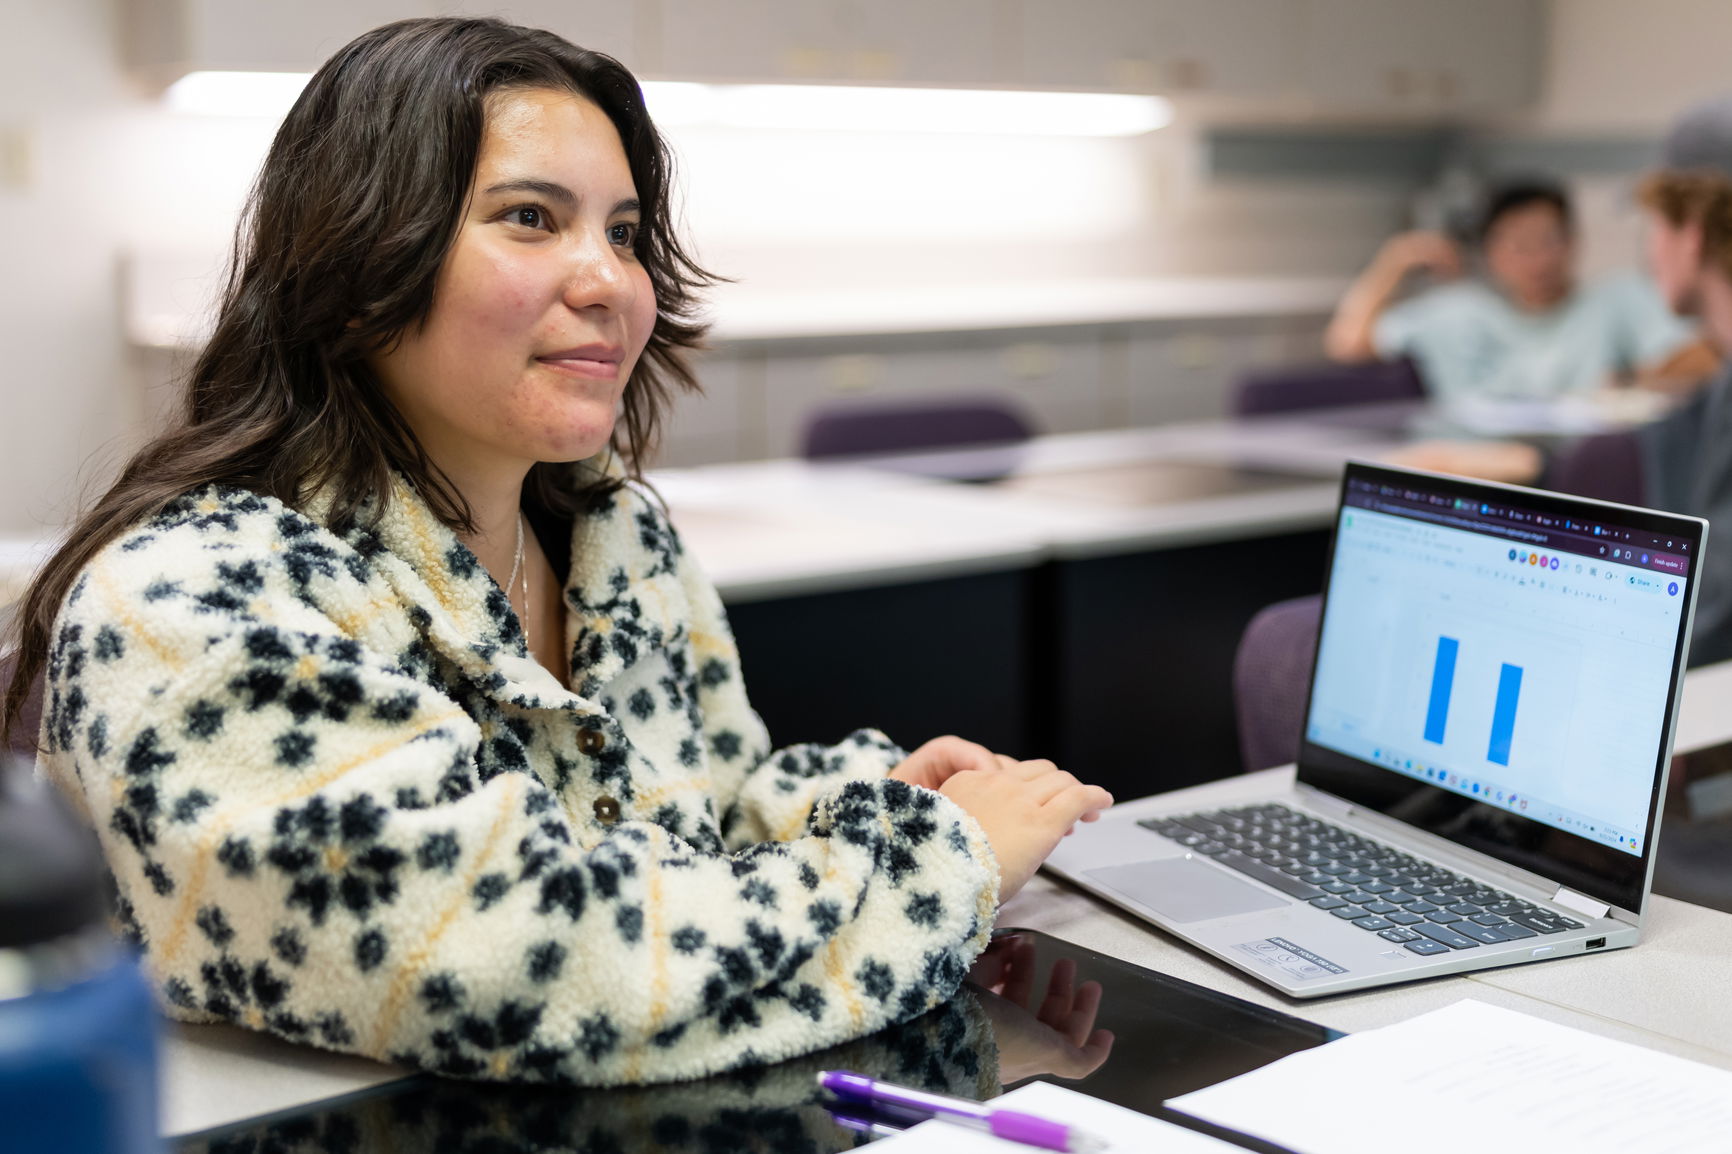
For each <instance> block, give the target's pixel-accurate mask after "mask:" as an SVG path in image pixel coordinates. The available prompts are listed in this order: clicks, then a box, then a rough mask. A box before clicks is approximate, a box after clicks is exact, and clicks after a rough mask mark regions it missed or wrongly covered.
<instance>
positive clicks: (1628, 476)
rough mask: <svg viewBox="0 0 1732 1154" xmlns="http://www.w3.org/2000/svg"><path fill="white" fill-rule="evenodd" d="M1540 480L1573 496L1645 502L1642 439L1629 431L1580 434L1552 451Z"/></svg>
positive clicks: (1623, 502) (1627, 502) (1543, 484)
mask: <svg viewBox="0 0 1732 1154" xmlns="http://www.w3.org/2000/svg"><path fill="white" fill-rule="evenodd" d="M1539 484H1540V487H1541V488H1543V489H1551V490H1553V491H1555V492H1558V493H1569V494H1571V495H1573V496H1576V497H1592V498H1594V499H1595V500H1599V501H1617V502H1620V503H1621V504H1625V505H1644V504H1646V503H1647V502H1646V501H1645V500H1644V498H1645V496H1646V494H1647V489H1648V487H1647V485H1646V484H1645V483H1644V482H1643V480H1642V445H1641V441H1640V440H1639V439H1638V438H1637V436H1636V434H1635V433H1630V432H1623V433H1602V434H1600V435H1599V436H1597V437H1583V438H1582V439H1581V440H1579V441H1577V442H1575V443H1574V444H1571V445H1566V446H1565V447H1563V448H1561V449H1559V450H1558V451H1557V452H1555V453H1553V454H1552V456H1551V459H1550V460H1549V461H1547V462H1546V469H1545V472H1544V473H1543V474H1542V475H1541V477H1540V482H1539Z"/></svg>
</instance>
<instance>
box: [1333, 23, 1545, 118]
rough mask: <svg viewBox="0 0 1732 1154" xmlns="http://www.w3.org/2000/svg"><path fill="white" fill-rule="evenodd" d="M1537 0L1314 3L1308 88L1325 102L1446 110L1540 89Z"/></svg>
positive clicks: (1504, 101)
mask: <svg viewBox="0 0 1732 1154" xmlns="http://www.w3.org/2000/svg"><path fill="white" fill-rule="evenodd" d="M1540 35H1541V13H1540V10H1539V5H1538V4H1537V3H1536V2H1535V0H1449V2H1448V3H1437V2H1435V0H1309V9H1308V18H1307V20H1306V22H1305V26H1304V36H1303V44H1302V55H1303V59H1304V72H1303V78H1302V85H1303V87H1304V89H1305V91H1306V92H1307V93H1308V94H1309V95H1311V96H1312V98H1313V99H1315V100H1316V101H1317V102H1318V104H1319V105H1320V106H1323V107H1333V108H1340V109H1344V110H1348V109H1351V110H1361V111H1364V110H1379V111H1390V112H1425V113H1445V112H1452V111H1457V110H1460V111H1470V112H1471V111H1484V110H1490V109H1495V108H1512V107H1516V106H1519V105H1521V104H1524V103H1527V102H1528V101H1530V100H1531V99H1533V96H1534V94H1535V93H1536V92H1537V90H1538V72H1539V65H1540Z"/></svg>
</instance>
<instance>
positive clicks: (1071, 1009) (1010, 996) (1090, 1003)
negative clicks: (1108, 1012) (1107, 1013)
mask: <svg viewBox="0 0 1732 1154" xmlns="http://www.w3.org/2000/svg"><path fill="white" fill-rule="evenodd" d="M1034 977H1035V975H1034V945H1033V943H1032V942H1029V941H1028V940H1027V939H1024V938H1020V937H1015V936H1012V937H1006V938H999V939H997V940H996V941H994V942H993V943H992V944H991V945H989V946H988V947H987V949H986V952H985V953H983V954H982V955H981V956H980V958H979V960H978V961H976V962H975V964H974V969H973V971H972V972H970V974H969V980H970V981H971V982H973V983H974V984H975V985H977V986H979V987H981V991H982V992H981V993H980V994H979V1001H980V1006H981V1008H982V1009H983V1010H984V1011H985V1012H986V1016H987V1017H988V1018H989V1019H990V1020H991V1022H992V1033H993V1038H994V1040H995V1041H996V1042H997V1043H998V1077H999V1081H1000V1082H1002V1083H1004V1084H1005V1085H1007V1086H1008V1085H1010V1084H1011V1083H1013V1082H1020V1081H1022V1080H1023V1079H1024V1078H1032V1077H1034V1076H1035V1075H1037V1074H1056V1075H1058V1076H1059V1077H1060V1078H1084V1077H1087V1076H1088V1075H1090V1074H1092V1073H1094V1072H1095V1071H1096V1070H1098V1069H1099V1068H1100V1067H1101V1064H1102V1063H1104V1062H1105V1061H1106V1060H1107V1056H1108V1055H1109V1054H1111V1053H1112V1049H1113V1034H1112V1031H1110V1030H1097V1029H1095V1018H1096V1016H1097V1015H1098V1014H1099V1013H1100V1006H1101V986H1100V983H1099V982H1084V983H1083V984H1082V985H1080V986H1078V985H1077V984H1076V963H1075V962H1073V961H1071V960H1070V959H1069V958H1060V959H1059V960H1058V961H1057V962H1054V963H1053V967H1052V973H1051V974H1050V975H1048V977H1047V982H1046V994H1045V996H1044V997H1043V998H1042V999H1041V1003H1040V1006H1039V1008H1038V1009H1036V1008H1033V1007H1031V1002H1032V1000H1033V994H1034Z"/></svg>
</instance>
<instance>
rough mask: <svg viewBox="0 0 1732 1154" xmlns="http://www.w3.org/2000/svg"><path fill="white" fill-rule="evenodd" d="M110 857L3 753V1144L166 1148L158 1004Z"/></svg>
mask: <svg viewBox="0 0 1732 1154" xmlns="http://www.w3.org/2000/svg"><path fill="white" fill-rule="evenodd" d="M104 915H105V910H104V875H103V867H102V861H101V857H100V855H99V854H98V852H97V849H96V846H95V844H94V843H93V840H92V839H91V837H90V835H89V834H88V833H87V832H86V831H84V830H82V829H80V828H79V827H78V825H77V823H76V822H75V821H74V820H73V819H72V818H71V817H70V816H69V815H68V814H67V813H66V812H65V810H64V808H63V807H62V805H61V804H60V803H59V801H58V799H57V798H55V797H54V796H53V795H52V794H51V793H50V792H49V791H48V790H47V789H46V788H44V787H42V786H39V785H37V784H36V783H35V782H34V781H32V780H31V778H30V775H29V774H28V773H25V772H21V771H19V770H16V769H14V768H13V767H12V766H10V765H8V764H6V763H5V761H4V759H0V1154H156V1152H157V1151H159V1150H160V1149H161V1144H160V1143H159V1141H158V1139H157V1126H156V1094H157V1085H156V1065H157V1053H156V1048H157V1040H156V1029H157V1026H156V1012H155V1008H154V1007H153V1005H152V1004H151V996H150V988H149V986H148V985H147V984H146V982H145V979H144V976H143V974H141V973H140V972H139V968H138V964H137V962H136V961H135V960H134V958H133V956H132V953H131V951H130V950H128V949H127V948H126V947H125V946H124V945H122V944H120V943H118V942H116V941H115V940H114V938H113V935H112V934H110V933H109V931H108V928H107V926H106V924H105V916H104Z"/></svg>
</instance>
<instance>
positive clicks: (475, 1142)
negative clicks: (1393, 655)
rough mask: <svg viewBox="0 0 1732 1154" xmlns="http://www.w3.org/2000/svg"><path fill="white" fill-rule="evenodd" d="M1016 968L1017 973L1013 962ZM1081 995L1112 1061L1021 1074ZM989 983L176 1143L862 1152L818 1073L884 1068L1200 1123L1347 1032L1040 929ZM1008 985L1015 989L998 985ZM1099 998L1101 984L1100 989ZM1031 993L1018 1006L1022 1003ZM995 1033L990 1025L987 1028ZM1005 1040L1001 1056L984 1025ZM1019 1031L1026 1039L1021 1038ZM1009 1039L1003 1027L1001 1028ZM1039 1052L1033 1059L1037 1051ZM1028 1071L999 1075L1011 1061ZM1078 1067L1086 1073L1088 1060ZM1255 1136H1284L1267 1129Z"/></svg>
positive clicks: (424, 1081)
mask: <svg viewBox="0 0 1732 1154" xmlns="http://www.w3.org/2000/svg"><path fill="white" fill-rule="evenodd" d="M1007 961H1008V962H1009V963H1010V967H1011V970H1012V972H1013V973H1012V978H1011V981H1010V983H1009V988H1008V989H1007V987H1006V974H1007V970H1006V963H1007ZM1055 968H1057V969H1058V970H1059V977H1060V978H1061V979H1062V980H1061V983H1060V984H1061V985H1063V986H1066V987H1068V991H1069V992H1070V993H1075V992H1076V991H1079V990H1080V989H1081V988H1082V987H1084V986H1085V985H1086V984H1087V983H1090V982H1095V983H1099V986H1100V1002H1099V1009H1098V1012H1097V1013H1096V1014H1095V1015H1094V1016H1093V1021H1092V1023H1090V1028H1091V1029H1105V1030H1108V1031H1111V1033H1112V1034H1113V1041H1112V1045H1111V1047H1110V1050H1108V1052H1107V1054H1106V1058H1105V1060H1104V1061H1103V1062H1101V1063H1100V1064H1099V1066H1098V1067H1097V1068H1095V1069H1093V1070H1092V1071H1090V1072H1087V1073H1086V1074H1084V1076H1082V1077H1072V1078H1063V1077H1057V1076H1054V1075H1053V1074H1051V1073H1043V1074H1030V1075H1029V1076H1026V1077H1020V1076H1015V1069H1012V1068H1011V1067H1020V1066H1026V1065H1029V1064H1030V1063H1031V1062H1032V1064H1033V1065H1039V1064H1040V1063H1039V1047H1040V1045H1041V1039H1040V1027H1039V1026H1035V1027H1033V1028H1029V1027H1030V1023H1031V1022H1034V1021H1037V1020H1038V1018H1039V1016H1040V1010H1041V1007H1042V1003H1043V1001H1044V999H1045V996H1046V994H1047V992H1048V989H1049V985H1050V984H1051V982H1052V978H1053V972H1054V970H1055ZM973 976H974V977H978V978H980V979H982V985H976V986H974V987H973V988H972V989H967V990H965V991H964V992H963V993H962V994H960V995H959V996H958V997H957V998H955V999H952V1001H951V1002H949V1003H946V1004H945V1005H943V1006H940V1007H938V1008H937V1009H934V1010H932V1011H929V1012H928V1013H926V1014H924V1015H922V1016H921V1017H919V1018H916V1019H914V1020H913V1021H911V1022H906V1023H903V1024H901V1025H898V1026H893V1027H891V1028H889V1029H886V1030H882V1031H880V1032H879V1033H877V1034H874V1035H870V1036H868V1037H866V1038H863V1039H859V1040H857V1041H855V1042H851V1043H846V1044H844V1045H840V1046H836V1047H833V1048H831V1049H829V1050H824V1051H821V1052H819V1053H816V1054H810V1055H805V1056H803V1057H800V1058H796V1059H792V1060H790V1061H787V1062H782V1063H779V1064H776V1065H770V1066H758V1067H750V1068H746V1069H741V1070H736V1071H733V1072H731V1073H728V1074H723V1075H718V1076H716V1077H712V1078H705V1079H702V1080H699V1081H691V1082H679V1083H672V1084H668V1085H660V1086H644V1087H625V1088H618V1089H583V1088H573V1087H553V1086H513V1085H500V1084H493V1083H481V1082H458V1081H450V1080H445V1079H440V1078H434V1077H431V1076H420V1077H415V1078H411V1079H407V1080H404V1081H401V1082H395V1083H391V1084H388V1085H386V1086H381V1087H378V1088H376V1089H374V1090H370V1091H364V1092H362V1093H360V1094H355V1095H350V1096H347V1097H344V1098H341V1099H336V1100H332V1101H327V1102H315V1103H311V1104H309V1105H307V1106H306V1107H305V1108H300V1109H296V1110H292V1111H286V1112H284V1113H281V1114H276V1115H272V1116H270V1117H266V1118H259V1119H253V1120H251V1121H247V1122H241V1123H238V1124H235V1125H232V1126H226V1127H223V1128H222V1129H220V1130H217V1131H210V1132H206V1133H203V1134H197V1135H191V1136H188V1137H185V1138H182V1139H179V1140H178V1141H177V1142H175V1143H172V1144H171V1145H170V1149H172V1150H174V1151H176V1152H177V1154H239V1152H240V1151H248V1152H254V1151H262V1150H283V1151H292V1152H293V1154H385V1152H387V1151H389V1152H391V1154H398V1152H404V1151H421V1150H470V1149H477V1150H482V1149H484V1150H486V1151H488V1154H544V1152H551V1151H568V1150H573V1149H576V1150H608V1151H620V1152H621V1154H635V1152H638V1151H643V1152H653V1154H723V1152H730V1151H735V1150H738V1151H741V1152H744V1151H761V1150H800V1151H807V1152H810V1154H825V1152H829V1151H841V1150H852V1149H855V1148H857V1147H859V1146H861V1145H863V1144H867V1143H869V1142H870V1141H871V1135H870V1134H868V1133H863V1132H861V1131H859V1130H857V1129H851V1128H849V1127H848V1126H846V1125H843V1124H842V1123H840V1122H838V1121H837V1120H836V1118H835V1116H834V1115H833V1114H832V1112H831V1111H830V1110H829V1109H827V1105H828V1104H830V1103H831V1101H832V1100H831V1099H830V1098H829V1097H828V1095H826V1094H825V1093H824V1092H822V1091H820V1090H819V1089H818V1086H817V1082H816V1075H817V1072H818V1071H820V1070H824V1069H832V1068H837V1067H841V1068H849V1069H855V1070H858V1071H859V1072H861V1073H865V1074H867V1075H869V1076H871V1077H875V1078H881V1079H884V1080H886V1081H895V1082H900V1083H903V1084H913V1085H917V1086H919V1088H922V1089H927V1090H934V1091H938V1092H942V1093H949V1094H967V1095H970V1096H977V1097H987V1098H990V1097H992V1096H994V1092H995V1091H996V1090H998V1089H1000V1088H1002V1089H1009V1088H1011V1087H1012V1086H1016V1085H1021V1084H1024V1083H1025V1082H1028V1081H1033V1080H1036V1079H1041V1080H1049V1081H1055V1082H1058V1083H1059V1084H1061V1085H1064V1086H1067V1087H1070V1088H1072V1089H1076V1090H1080V1091H1082V1092H1083V1093H1087V1094H1091V1095H1093V1096H1095V1097H1098V1098H1102V1099H1105V1100H1107V1101H1110V1102H1114V1103H1117V1104H1119V1105H1122V1106H1126V1107H1129V1108H1131V1109H1135V1110H1138V1111H1141V1112H1143V1113H1147V1114H1152V1115H1158V1116H1163V1117H1167V1118H1168V1119H1169V1120H1171V1121H1174V1122H1178V1123H1180V1124H1184V1125H1196V1128H1198V1129H1204V1130H1205V1132H1215V1131H1209V1130H1207V1128H1206V1127H1204V1126H1202V1125H1199V1124H1193V1123H1190V1122H1189V1121H1187V1120H1185V1119H1183V1118H1180V1117H1177V1116H1172V1115H1164V1114H1162V1113H1161V1103H1162V1101H1164V1100H1165V1099H1168V1098H1173V1097H1177V1096H1178V1095H1180V1094H1185V1093H1188V1092H1189V1091H1191V1090H1196V1089H1200V1088H1202V1087H1204V1086H1209V1085H1213V1084H1214V1083H1216V1082H1220V1081H1223V1080H1225V1079H1227V1078H1231V1077H1235V1076H1236V1075H1239V1074H1242V1073H1246V1072H1247V1071H1250V1070H1253V1069H1256V1068H1258V1067H1260V1066H1263V1065H1265V1064H1267V1063H1269V1062H1272V1061H1274V1060H1276V1059H1277V1058H1281V1057H1284V1056H1286V1055H1287V1054H1291V1053H1294V1052H1296V1051H1299V1050H1304V1049H1308V1048H1310V1047H1312V1046H1315V1045H1317V1044H1318V1043H1320V1042H1324V1041H1328V1040H1330V1039H1331V1038H1334V1037H1337V1036H1338V1035H1337V1034H1336V1032H1334V1031H1331V1030H1328V1029H1325V1028H1324V1027H1321V1026H1317V1025H1314V1024H1312V1023H1310V1022H1306V1021H1304V1020H1302V1019H1299V1018H1295V1017H1293V1016H1291V1015H1289V1014H1284V1013H1281V1012H1279V1011H1275V1010H1270V1009H1265V1008H1264V1007H1261V1006H1257V1005H1254V1004H1252V1003H1250V1002H1246V1001H1243V1000H1242V999H1239V998H1235V997H1231V996H1229V995H1227V994H1222V993H1218V992H1216V991H1213V990H1209V989H1206V988H1204V987H1202V986H1197V985H1193V984H1192V983H1190V982H1185V981H1181V980H1179V979H1177V978H1172V977H1168V976H1167V975H1165V974H1159V973H1155V972H1154V971H1151V970H1146V969H1143V968H1142V967H1140V966H1135V965H1132V964H1130V963H1128V962H1122V961H1119V960H1117V959H1116V958H1110V957H1107V956H1106V955H1104V954H1099V953H1096V952H1095V951H1093V950H1089V949H1084V948H1082V947H1080V946H1075V945H1071V944H1070V943H1068V942H1064V941H1061V940H1059V939H1057V938H1054V937H1051V936H1049V935H1047V934H1044V933H1041V932H1039V931H1035V930H1020V929H1009V930H1002V931H1000V932H999V933H998V934H996V935H995V936H994V940H993V943H992V945H991V947H990V948H989V950H988V952H987V953H985V954H983V955H982V957H981V960H980V961H979V962H978V963H977V964H976V967H975V969H974V971H973ZM993 986H996V987H997V988H999V989H1000V990H1003V991H1005V992H1006V993H1007V994H1008V995H1009V996H1008V997H1001V996H1000V995H998V994H994V993H992V992H991V990H990V989H989V988H983V987H993ZM1091 997H1092V995H1091ZM1018 998H1022V999H1024V1000H1026V1001H1027V1002H1028V1006H1027V1009H1026V1011H1024V1018H1023V1019H1018V1018H1017V1017H1016V1016H1015V1015H1016V1013H1017V1012H1018V1011H1017V1009H1016V1007H1015V1001H1016V999H1018ZM988 1023H990V1024H991V1029H990V1030H988V1029H987V1024H988ZM987 1034H991V1037H992V1040H991V1041H985V1042H984V1043H983V1044H984V1045H989V1046H993V1047H995V1052H994V1053H993V1054H991V1055H988V1054H983V1053H976V1052H972V1051H971V1050H970V1049H969V1047H970V1045H971V1044H972V1043H971V1041H970V1039H983V1038H985V1037H986V1035H987ZM1012 1035H1014V1039H1013V1037H1012ZM1001 1037H1002V1039H1003V1040H1002V1041H1000V1038H1001ZM1031 1053H1032V1057H1031ZM998 1063H1003V1065H1002V1066H1001V1071H1002V1073H1003V1074H1005V1075H1008V1076H1011V1077H1012V1080H1011V1081H1010V1082H1009V1083H1008V1084H1007V1085H1003V1086H1002V1087H999V1086H994V1085H987V1084H986V1083H987V1082H988V1081H989V1078H988V1074H989V1072H990V1070H991V1069H992V1068H993V1067H994V1065H995V1064H998ZM1073 1072H1074V1071H1073ZM1246 1144H1247V1145H1248V1146H1249V1147H1250V1148H1251V1149H1260V1150H1270V1149H1274V1148H1272V1147H1268V1146H1261V1145H1258V1144H1256V1143H1255V1142H1254V1141H1250V1142H1247V1143H1246Z"/></svg>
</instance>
